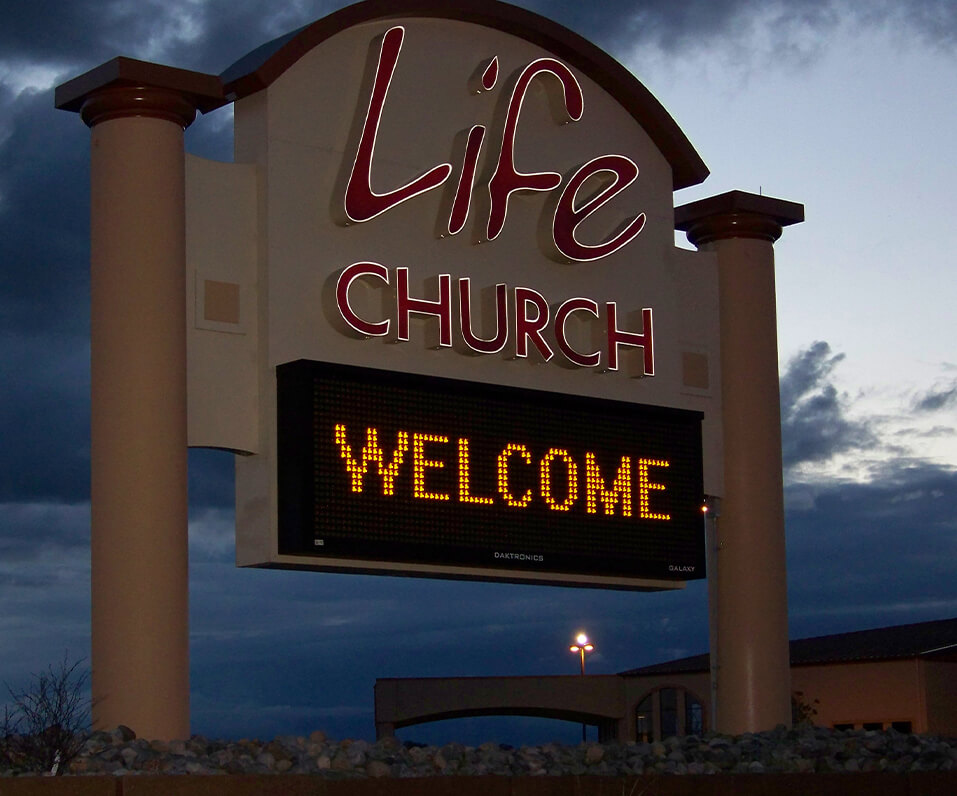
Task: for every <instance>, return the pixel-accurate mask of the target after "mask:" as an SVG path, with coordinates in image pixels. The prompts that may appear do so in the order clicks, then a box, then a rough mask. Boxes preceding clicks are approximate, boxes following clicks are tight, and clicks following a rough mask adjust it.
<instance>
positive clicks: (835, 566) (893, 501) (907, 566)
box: [786, 461, 957, 635]
mask: <svg viewBox="0 0 957 796" xmlns="http://www.w3.org/2000/svg"><path fill="white" fill-rule="evenodd" d="M786 502H787V505H788V510H787V532H788V567H789V583H790V590H789V594H790V597H789V599H790V603H791V609H792V611H791V613H792V633H796V634H798V635H802V634H803V635H810V634H811V633H827V632H832V631H833V632H839V631H841V630H850V629H857V628H863V627H866V626H877V625H880V624H888V623H891V622H894V621H900V622H908V621H919V620H920V619H923V618H928V617H934V616H941V615H953V610H954V608H957V594H955V592H954V580H953V561H954V558H955V556H957V472H954V470H953V469H952V468H946V467H939V466H936V465H932V464H928V463H926V462H919V461H894V462H890V463H888V464H886V465H885V466H884V468H883V470H882V471H880V472H878V473H877V474H876V476H875V477H874V478H873V480H871V481H869V482H866V483H831V484H815V485H813V486H809V485H807V484H792V485H790V486H789V487H788V489H787V494H786ZM947 605H949V606H951V607H950V608H949V609H947V608H942V606H947Z"/></svg>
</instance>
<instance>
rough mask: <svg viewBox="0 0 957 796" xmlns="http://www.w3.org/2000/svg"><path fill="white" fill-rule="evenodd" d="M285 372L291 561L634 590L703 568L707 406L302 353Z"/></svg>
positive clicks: (281, 404) (283, 429) (282, 458)
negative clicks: (647, 402)
mask: <svg viewBox="0 0 957 796" xmlns="http://www.w3.org/2000/svg"><path fill="white" fill-rule="evenodd" d="M277 381H278V383H277V400H278V405H277V419H278V451H279V456H278V462H279V473H278V476H279V479H278V489H279V493H278V498H279V550H278V552H279V555H280V556H296V557H308V558H310V559H312V560H311V561H310V562H309V566H310V567H312V568H318V569H323V568H325V569H337V568H342V567H341V566H340V563H339V562H343V561H348V562H350V563H349V567H348V568H350V569H357V568H358V569H363V570H365V571H370V572H375V571H383V570H394V568H395V565H396V564H399V565H400V566H401V567H402V569H403V571H405V572H406V573H407V574H416V569H415V568H416V567H425V568H428V567H431V566H438V567H442V568H443V569H444V570H445V571H446V572H448V571H449V568H452V569H455V568H461V569H460V570H458V572H459V576H461V577H468V576H469V575H468V574H466V571H467V570H469V569H474V570H480V571H482V572H481V573H480V574H476V575H474V576H475V577H479V576H481V577H483V579H500V580H516V581H521V580H528V579H534V580H537V581H540V582H541V581H543V580H544V581H546V582H557V583H564V582H567V583H579V582H581V581H582V578H580V577H579V576H585V578H584V580H585V581H588V580H591V581H592V583H593V585H615V586H619V587H629V586H631V587H634V588H642V587H648V584H649V582H652V581H656V582H668V581H672V582H676V583H673V584H672V585H681V584H680V583H678V582H683V581H685V580H691V579H696V578H703V577H704V576H705V567H704V557H705V553H704V535H703V529H702V515H701V504H702V456H701V415H700V413H698V412H693V411H687V410H678V409H665V408H661V407H649V406H641V405H637V404H628V403H624V402H619V401H609V400H603V399H595V398H586V397H580V396H573V395H566V394H558V393H549V392H543V391H536V390H528V389H519V388H513V387H502V386H496V385H488V384H476V383H472V382H464V381H458V380H453V379H445V378H438V377H426V376H420V375H415V374H408V373H398V372H390V371H381V370H375V369H371V368H362V367H354V366H349V365H341V364H332V363H319V362H311V361H305V360H302V361H297V362H294V363H289V364H285V365H281V366H279V367H278V368H277ZM489 571H494V574H492V575H491V576H489V574H488V573H489ZM659 585H665V586H666V585H668V584H667V583H659Z"/></svg>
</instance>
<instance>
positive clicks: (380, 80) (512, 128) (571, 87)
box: [344, 26, 646, 262]
mask: <svg viewBox="0 0 957 796" xmlns="http://www.w3.org/2000/svg"><path fill="white" fill-rule="evenodd" d="M404 39H405V29H404V28H403V27H401V26H396V27H393V28H390V29H389V30H388V31H387V32H386V33H385V35H384V36H383V37H382V43H381V46H380V50H379V57H378V63H377V65H376V73H375V78H374V79H373V82H372V89H371V94H370V96H369V103H368V106H367V110H366V116H365V121H364V122H363V125H362V132H361V135H360V137H359V144H358V147H357V149H356V153H355V158H354V160H353V165H352V171H351V173H350V176H349V181H348V184H347V186H346V191H345V197H344V209H345V214H346V217H347V218H348V219H349V220H350V221H353V222H356V223H363V222H366V221H371V220H372V219H374V218H376V217H377V216H379V215H381V214H382V213H385V212H387V211H388V210H391V209H392V208H393V207H396V206H397V205H399V204H401V203H403V202H406V201H408V200H409V199H412V198H414V197H416V196H419V195H420V194H423V193H427V192H428V191H431V190H433V189H435V188H438V187H439V186H440V185H442V184H444V183H445V182H446V180H448V178H449V177H450V176H451V175H452V172H453V167H452V164H451V163H439V164H437V165H435V166H434V167H432V168H430V169H428V170H427V171H426V172H425V173H424V174H421V175H420V176H418V177H416V178H415V179H413V180H411V181H409V182H407V183H405V184H404V185H400V186H398V187H396V188H393V189H392V190H389V191H386V192H384V193H377V192H376V191H375V190H373V188H372V166H373V159H374V155H375V145H376V139H377V137H378V132H379V125H380V122H381V120H382V113H383V109H384V108H385V106H386V102H387V100H388V96H389V87H390V86H391V84H392V77H393V75H394V74H395V69H396V66H397V64H398V62H399V55H400V53H401V52H402V44H403V41H404ZM498 73H499V66H498V58H497V57H496V58H493V59H492V60H491V62H490V63H489V65H488V67H487V68H486V69H485V71H484V72H483V74H482V81H481V82H482V88H483V89H484V90H485V91H491V90H492V89H493V88H494V87H495V85H496V83H497V81H498ZM536 80H541V81H548V82H549V83H551V84H556V85H557V87H558V88H560V90H561V91H560V93H561V103H560V104H561V107H562V110H563V112H564V115H565V117H566V121H568V122H577V121H579V120H580V119H581V118H582V116H583V114H584V111H585V99H584V96H583V94H582V89H581V85H580V84H579V83H578V80H577V79H576V77H575V75H574V74H573V73H572V71H571V70H570V69H569V68H568V66H566V65H565V64H563V63H562V62H561V61H559V60H557V59H555V58H538V59H536V60H534V61H532V62H531V63H529V64H528V65H527V66H526V67H525V68H524V69H523V70H522V72H521V73H520V75H519V77H518V79H517V81H516V82H515V85H514V87H513V88H512V93H511V97H510V99H509V102H508V109H507V112H506V114H505V122H504V126H503V130H502V139H501V144H500V145H499V151H498V157H497V158H496V165H495V168H494V170H493V172H492V177H491V178H490V180H489V182H488V186H487V187H488V196H489V215H488V220H487V223H486V228H485V233H486V237H487V239H488V240H490V241H491V240H495V239H496V238H497V237H498V236H499V235H500V234H501V232H502V229H503V228H504V227H505V222H506V219H507V217H508V205H509V200H510V198H511V196H512V194H514V193H516V192H519V191H533V192H535V191H538V192H550V191H553V190H555V189H557V188H559V187H560V186H561V184H562V175H561V174H559V173H558V172H554V171H543V172H523V171H521V170H520V169H519V168H518V166H517V165H516V163H515V137H516V134H517V130H518V122H519V118H520V116H521V112H522V106H523V104H524V102H525V98H526V95H527V94H528V91H529V87H530V85H531V84H532V83H533V81H536ZM486 132H487V131H486V127H485V126H484V125H475V126H473V127H472V128H471V130H470V131H469V134H468V139H467V142H466V146H465V153H464V156H463V161H462V165H461V167H460V169H459V179H458V183H457V186H456V190H455V196H454V199H453V202H452V207H451V212H450V215H449V219H448V223H447V225H446V229H447V230H448V233H449V234H450V235H455V234H458V233H459V232H460V231H461V230H462V229H463V228H464V227H465V223H466V220H467V219H468V215H469V212H470V209H471V204H472V203H471V197H472V194H473V192H474V190H475V175H476V172H477V165H478V159H479V156H480V154H481V151H482V147H483V144H484V142H485V137H486ZM637 177H638V166H637V165H636V164H635V162H634V161H632V160H631V159H630V158H627V157H625V156H624V155H616V154H608V155H601V156H600V157H596V158H593V159H592V160H589V161H588V162H587V163H585V164H584V165H583V166H581V167H580V168H579V169H578V170H577V171H576V172H575V173H574V174H573V175H572V176H571V177H570V178H569V180H568V183H567V184H566V185H565V187H564V189H563V190H562V193H561V195H560V197H559V199H558V202H557V204H556V205H555V210H554V214H553V216H552V223H551V228H552V243H553V244H554V247H555V249H556V250H557V251H558V252H559V253H561V254H562V255H564V256H565V257H566V258H568V259H569V260H572V261H576V262H589V261H592V260H598V259H601V258H603V257H607V256H608V255H610V254H613V253H614V252H616V251H618V250H619V249H621V248H622V247H624V246H626V245H627V244H628V243H630V242H631V241H632V240H634V239H635V237H637V235H638V234H639V233H640V232H641V231H642V229H643V228H644V225H645V220H646V217H645V214H644V213H640V214H638V215H637V216H636V217H635V218H634V219H632V220H631V221H629V222H627V223H625V224H624V225H615V226H619V227H621V231H620V232H618V233H617V234H616V235H614V236H612V237H611V238H610V239H608V240H604V241H598V242H593V243H588V242H584V241H582V240H580V239H579V237H578V234H577V230H578V228H579V226H580V225H581V224H582V223H583V222H584V221H585V220H586V219H587V218H588V217H589V216H591V215H592V214H593V213H595V212H596V211H598V210H599V209H600V208H601V207H603V206H604V205H605V204H607V203H608V202H609V201H610V200H611V199H613V198H614V197H615V196H617V195H618V194H620V193H621V192H622V191H624V190H625V189H626V188H627V187H628V186H629V185H631V184H632V183H633V182H634V181H635V179H636V178H637ZM586 186H589V187H587V188H586ZM583 193H584V194H587V195H588V196H587V198H586V199H584V200H582V199H581V198H580V197H581V195H582V194H583Z"/></svg>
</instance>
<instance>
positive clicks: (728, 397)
mask: <svg viewBox="0 0 957 796" xmlns="http://www.w3.org/2000/svg"><path fill="white" fill-rule="evenodd" d="M803 220H804V207H803V205H800V204H795V203H793V202H785V201H782V200H780V199H771V198H769V197H765V196H755V195H754V194H748V193H743V192H741V191H732V192H730V193H726V194H722V195H720V196H715V197H711V198H709V199H703V200H701V201H698V202H693V203H691V204H688V205H684V206H682V207H679V208H676V209H675V222H676V223H675V226H676V227H677V228H678V229H680V230H684V231H685V232H686V233H687V235H688V240H689V241H691V243H692V244H694V245H695V246H697V247H698V248H699V250H701V251H712V252H714V253H715V254H716V255H717V260H718V284H719V297H720V327H721V391H722V405H723V413H722V419H721V422H722V428H723V433H724V495H723V496H722V501H721V516H720V520H718V523H719V525H718V551H717V555H716V563H717V567H716V568H717V569H718V572H717V573H711V575H710V576H712V577H714V576H715V575H717V577H718V585H717V589H716V595H717V597H716V600H717V605H716V606H715V608H716V610H715V613H716V615H717V621H716V623H715V624H716V628H715V629H714V631H713V632H715V633H716V636H717V638H716V639H712V655H716V656H717V661H716V663H717V669H716V670H717V689H716V701H717V705H715V712H716V718H717V726H716V729H718V730H720V731H722V732H727V733H732V734H738V733H742V732H758V731H762V730H769V729H772V728H773V727H775V726H776V725H778V724H785V725H790V723H791V688H790V683H791V672H790V656H789V649H788V612H787V570H786V562H785V545H784V487H783V474H782V461H781V399H780V389H779V384H778V349H777V312H776V305H775V289H774V242H775V241H776V240H777V239H778V238H779V237H780V236H781V232H782V228H783V227H785V226H788V225H790V224H795V223H798V222H801V221H803Z"/></svg>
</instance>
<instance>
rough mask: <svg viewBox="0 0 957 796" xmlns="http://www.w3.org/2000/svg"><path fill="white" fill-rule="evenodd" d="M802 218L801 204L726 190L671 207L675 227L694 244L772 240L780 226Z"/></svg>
mask: <svg viewBox="0 0 957 796" xmlns="http://www.w3.org/2000/svg"><path fill="white" fill-rule="evenodd" d="M802 221H804V205H802V204H798V203H796V202H787V201H785V200H783V199H773V198H771V197H770V196H759V195H758V194H753V193H746V192H744V191H728V193H723V194H719V195H718V196H711V197H708V198H707V199H699V200H698V201H696V202H691V203H689V204H686V205H681V206H680V207H676V208H675V229H680V230H681V231H682V232H684V233H686V234H687V236H688V240H689V241H690V242H691V244H692V245H694V246H701V245H702V244H705V243H711V242H712V241H716V240H725V239H727V238H753V239H757V240H765V241H768V242H769V243H774V241H776V240H777V239H778V238H780V237H781V232H782V231H783V228H784V227H787V226H790V225H791V224H799V223H801V222H802Z"/></svg>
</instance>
